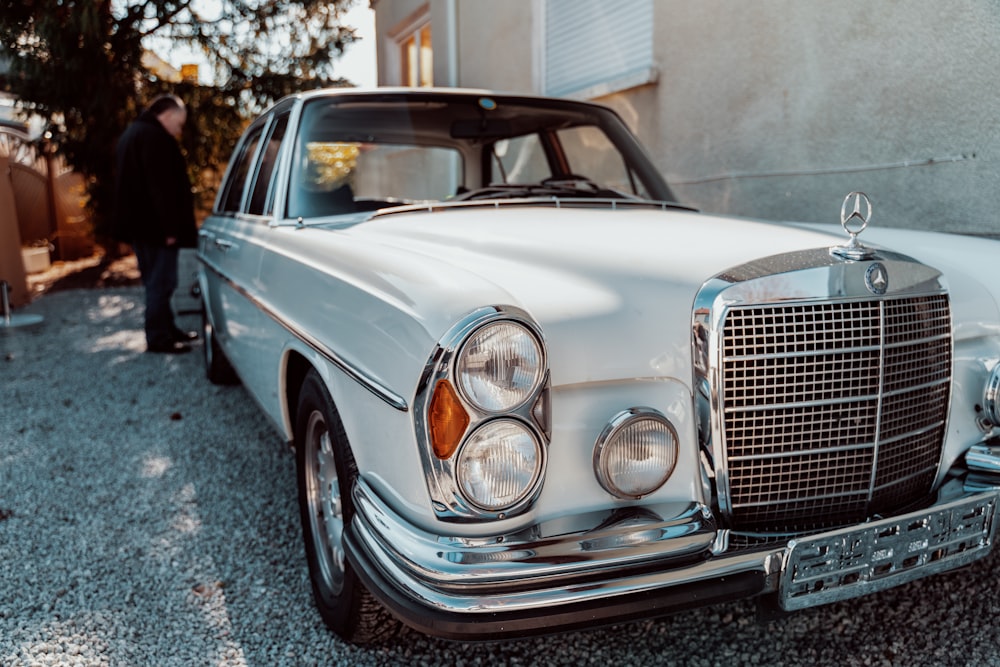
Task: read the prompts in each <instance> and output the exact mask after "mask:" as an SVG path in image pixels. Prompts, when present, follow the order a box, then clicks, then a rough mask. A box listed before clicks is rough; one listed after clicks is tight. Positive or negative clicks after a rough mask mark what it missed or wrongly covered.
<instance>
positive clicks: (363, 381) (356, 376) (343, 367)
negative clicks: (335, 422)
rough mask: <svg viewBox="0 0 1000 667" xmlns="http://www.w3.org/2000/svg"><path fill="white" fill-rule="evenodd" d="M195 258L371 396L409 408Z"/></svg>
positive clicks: (404, 409) (403, 409)
mask: <svg viewBox="0 0 1000 667" xmlns="http://www.w3.org/2000/svg"><path fill="white" fill-rule="evenodd" d="M198 261H200V262H201V264H202V266H204V267H206V268H207V269H209V270H211V271H212V273H214V274H216V275H217V276H219V278H220V279H221V280H223V281H224V282H225V283H226V284H227V285H229V286H230V287H231V288H232V289H233V290H235V291H236V292H237V293H238V294H240V295H241V296H243V297H244V298H245V299H247V300H248V301H250V302H251V303H252V304H254V305H255V306H256V307H257V308H259V309H260V310H261V311H262V312H263V313H264V314H266V315H267V316H268V317H270V318H271V319H272V320H274V321H275V322H277V323H278V324H280V325H281V326H282V327H284V328H285V329H286V330H287V331H288V333H290V334H292V335H293V336H295V337H296V338H298V339H299V340H300V341H302V342H303V343H305V344H306V345H308V346H309V347H311V348H312V349H313V350H315V351H316V352H317V353H319V354H320V355H321V356H322V357H323V358H324V359H326V360H327V361H329V362H330V363H331V364H333V365H334V366H336V367H337V368H338V369H339V370H340V371H341V372H343V373H344V374H345V375H347V376H348V377H349V378H351V379H352V380H354V381H355V382H357V383H358V384H360V385H361V386H362V387H364V388H365V389H367V390H368V391H369V392H371V393H372V394H373V395H374V396H376V397H377V398H379V399H381V400H382V401H384V402H385V403H387V404H388V405H390V406H391V407H393V408H395V409H397V410H399V411H400V412H408V411H409V409H410V408H409V405H408V404H407V402H406V400H405V399H404V398H403V397H402V396H400V395H399V394H397V393H396V392H394V391H392V390H391V389H389V388H388V387H386V386H385V385H384V384H382V383H381V382H379V381H378V380H376V379H374V378H372V377H371V376H369V375H367V374H366V373H364V372H362V371H360V370H358V369H357V368H355V367H353V366H351V365H350V364H349V363H347V362H346V361H344V359H343V358H341V357H340V356H339V355H338V354H337V353H336V352H334V351H333V350H331V349H330V348H329V347H327V346H326V345H324V344H323V343H321V342H320V341H319V340H318V339H316V337H315V336H312V335H311V334H309V333H307V332H306V330H305V329H304V328H303V327H302V326H301V325H299V324H298V323H296V322H295V321H294V320H291V319H289V318H286V317H283V316H281V315H279V314H278V310H277V309H276V308H274V307H273V306H271V305H270V304H269V303H267V302H266V301H265V300H263V299H261V298H259V297H257V296H255V295H254V294H251V293H250V291H249V290H247V289H246V288H244V287H243V286H241V285H238V284H237V283H236V282H235V281H233V280H232V279H231V278H230V277H229V276H227V275H226V274H225V273H223V272H222V270H221V269H219V267H217V266H216V265H215V264H213V263H212V262H211V261H209V260H208V259H207V258H206V257H204V256H203V255H201V254H199V255H198Z"/></svg>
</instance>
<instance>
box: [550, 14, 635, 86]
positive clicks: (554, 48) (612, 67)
mask: <svg viewBox="0 0 1000 667" xmlns="http://www.w3.org/2000/svg"><path fill="white" fill-rule="evenodd" d="M544 12H545V14H544V16H545V23H544V40H543V44H544V46H543V48H544V72H543V87H544V92H545V93H546V94H548V95H555V96H570V95H573V94H575V93H580V92H581V91H585V90H588V89H594V88H602V87H603V88H609V89H610V90H605V92H611V90H613V89H614V88H615V82H619V81H621V82H627V81H637V80H639V81H642V80H643V79H644V78H648V77H649V76H650V72H652V71H653V0H545V3H544ZM642 82H645V81H642ZM632 85H635V84H632ZM622 87H624V86H622Z"/></svg>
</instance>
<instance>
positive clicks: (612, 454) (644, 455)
mask: <svg viewBox="0 0 1000 667" xmlns="http://www.w3.org/2000/svg"><path fill="white" fill-rule="evenodd" d="M676 463H677V432H676V431H674V427H673V426H672V425H671V424H670V422H669V421H667V418H666V417H664V416H663V415H661V414H660V413H659V412H656V411H655V410H652V409H650V408H632V409H631V410H627V411H626V412H622V413H620V414H618V415H616V416H615V418H614V419H612V420H611V422H609V423H608V425H607V427H605V429H604V432H603V433H601V437H600V438H599V439H598V441H597V446H596V447H595V448H594V472H595V473H596V475H597V480H598V481H599V482H600V483H601V486H602V487H604V489H605V490H606V491H607V492H608V493H610V494H612V495H614V496H617V497H619V498H631V499H635V498H641V497H643V496H646V495H649V494H650V493H652V492H653V491H656V490H657V489H658V488H660V487H661V486H663V483H664V482H666V481H667V478H668V477H670V473H672V472H673V471H674V465H675V464H676Z"/></svg>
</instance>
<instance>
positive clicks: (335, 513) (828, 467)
mask: <svg viewBox="0 0 1000 667" xmlns="http://www.w3.org/2000/svg"><path fill="white" fill-rule="evenodd" d="M871 199H872V198H870V197H868V196H867V195H865V194H863V193H861V192H853V193H850V194H848V195H847V197H846V199H844V200H843V201H841V200H840V199H839V198H838V200H837V201H833V202H830V204H829V218H830V224H829V225H821V224H793V223H776V222H766V221H761V220H750V219H739V218H732V217H721V216H716V215H709V214H705V213H702V212H699V211H697V210H695V209H692V208H689V207H686V206H684V205H682V204H680V203H678V202H677V201H675V197H674V195H673V194H672V192H671V189H670V187H669V186H668V184H667V183H666V182H665V181H664V179H663V178H662V176H661V174H660V173H659V171H658V170H657V169H656V167H655V166H654V164H653V162H652V161H651V160H650V158H649V157H648V156H647V155H646V154H645V152H644V150H643V149H642V147H641V146H640V144H639V143H638V141H637V140H636V138H635V137H634V136H633V134H631V133H630V131H629V130H628V129H627V127H626V125H625V123H624V122H623V121H622V120H621V118H620V117H619V116H618V115H617V114H616V113H614V112H613V111H612V110H610V109H609V108H606V107H603V106H601V105H596V104H591V103H584V102H577V101H569V100H564V99H547V98H542V97H532V96H522V95H509V94H497V93H493V92H486V91H475V90H457V89H451V90H439V89H427V90H400V89H372V90H356V89H338V90H324V91H313V92H306V93H302V94H299V95H294V96H291V97H288V98H285V99H283V100H281V101H279V102H277V103H276V104H274V106H273V107H272V108H270V109H268V110H267V111H266V112H264V113H263V114H262V115H261V116H260V117H259V118H258V119H256V120H255V122H253V123H252V124H251V125H250V126H249V127H248V129H247V130H246V132H245V134H244V136H243V137H242V139H241V140H240V142H239V144H238V145H237V147H236V150H235V152H234V156H233V158H232V160H231V163H230V165H229V167H228V170H227V173H226V176H225V180H224V183H223V186H222V188H221V190H220V192H219V195H218V198H217V201H216V202H215V206H214V211H213V213H212V214H211V216H210V217H209V218H208V219H207V220H206V222H205V223H204V225H203V226H202V228H201V230H200V241H199V250H198V257H199V260H200V274H199V281H200V287H201V293H202V297H203V300H204V327H203V328H204V350H205V357H204V361H205V370H206V373H207V375H208V377H209V379H211V380H212V381H215V382H232V381H239V382H242V383H243V385H244V386H245V388H246V391H247V392H248V393H249V395H250V396H252V398H253V399H254V400H255V401H256V402H257V403H259V405H260V407H261V408H262V410H263V412H264V413H266V415H267V416H268V417H269V418H270V420H271V421H272V422H273V423H274V425H275V427H276V428H277V431H278V432H279V433H280V435H281V437H283V438H284V439H285V440H287V442H288V443H290V445H291V446H292V449H293V450H294V455H295V460H296V470H297V485H298V494H299V505H300V510H301V524H302V531H303V535H304V543H305V555H306V560H307V563H308V569H309V573H310V578H311V584H312V592H313V597H314V601H315V605H316V607H317V608H318V611H319V613H320V615H321V616H322V618H323V620H324V621H325V623H326V624H327V625H328V626H329V627H330V628H331V629H332V630H333V631H335V632H336V633H339V634H340V635H341V636H343V637H344V638H346V639H348V640H350V641H353V642H357V643H367V642H376V641H380V640H382V639H384V638H385V637H386V636H389V635H391V634H392V633H394V632H396V631H397V630H399V629H400V628H402V627H403V624H405V625H408V626H411V627H413V628H415V629H417V630H419V631H421V632H424V633H428V634H431V635H436V636H441V637H446V638H452V639H459V640H485V639H497V638H504V637H513V636H524V635H532V634H539V633H550V632H555V631H565V630H569V629H574V628H583V627H590V626H595V625H599V624H610V623H619V622H623V621H629V620H632V619H638V618H643V617H650V616H655V615H660V614H666V613H674V612H679V611H683V610H685V609H690V608H693V607H695V606H698V605H706V604H716V603H720V602H725V601H730V600H735V599H740V598H748V597H756V598H758V599H759V601H760V602H761V604H762V607H763V608H764V609H768V610H772V612H773V613H784V612H792V611H795V610H798V609H802V608H805V607H809V606H812V605H819V604H824V603H829V602H834V601H841V600H845V599H850V598H852V597H854V596H859V595H862V594H866V593H872V592H877V591H880V590H883V589H885V588H887V587H890V586H896V585H898V584H901V583H904V582H910V581H912V580H916V579H918V578H921V577H924V576H927V575H931V574H934V573H940V572H943V571H946V570H951V569H954V568H958V567H960V566H964V565H966V564H968V563H970V562H972V561H974V560H976V559H979V558H981V557H983V556H984V555H986V554H987V553H989V552H990V550H991V548H992V545H993V541H994V538H995V531H996V524H997V516H996V513H997V499H998V489H1000V477H998V471H1000V439H998V437H997V436H998V433H1000V431H998V426H1000V401H998V393H1000V366H998V359H1000V309H998V297H1000V271H998V269H997V263H996V257H998V256H1000V246H998V245H997V244H996V243H995V242H994V241H988V240H984V239H978V238H972V237H967V236H959V235H946V234H934V233H930V232H918V231H911V230H906V229H898V228H897V229H890V228H888V227H881V228H877V227H874V226H872V227H869V225H870V220H871V217H872V208H873V206H872V201H871ZM824 205H825V204H824ZM838 214H839V215H838ZM838 218H839V220H838ZM838 222H839V223H840V224H838ZM866 228H867V229H866Z"/></svg>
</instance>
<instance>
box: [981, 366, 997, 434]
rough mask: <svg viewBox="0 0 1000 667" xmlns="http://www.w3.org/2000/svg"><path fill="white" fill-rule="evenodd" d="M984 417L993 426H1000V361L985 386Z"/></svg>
mask: <svg viewBox="0 0 1000 667" xmlns="http://www.w3.org/2000/svg"><path fill="white" fill-rule="evenodd" d="M983 417H984V418H985V420H986V422H987V423H988V424H990V425H991V426H994V427H997V426H1000V361H998V362H997V363H995V364H993V369H992V370H991V371H990V373H989V375H988V376H987V377H986V385H985V386H984V387H983Z"/></svg>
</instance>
